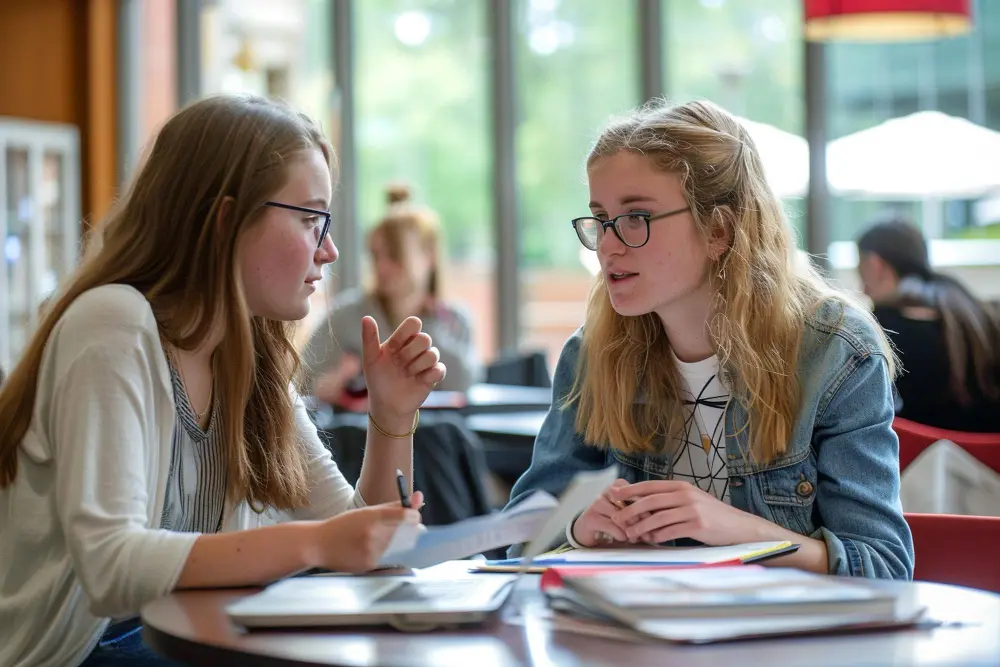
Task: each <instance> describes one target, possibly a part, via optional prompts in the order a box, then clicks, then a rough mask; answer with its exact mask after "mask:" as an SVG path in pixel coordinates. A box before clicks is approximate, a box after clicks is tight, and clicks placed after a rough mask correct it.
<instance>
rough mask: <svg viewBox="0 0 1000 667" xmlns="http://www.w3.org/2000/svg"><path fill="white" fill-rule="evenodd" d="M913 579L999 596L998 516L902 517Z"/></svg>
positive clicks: (914, 515)
mask: <svg viewBox="0 0 1000 667" xmlns="http://www.w3.org/2000/svg"><path fill="white" fill-rule="evenodd" d="M904 516H905V517H906V522H907V523H908V524H909V525H910V532H912V533H913V550H914V554H915V557H916V562H915V567H914V572H913V578H914V579H916V580H919V581H934V582H937V583H941V584H953V585H956V586H969V587H971V588H979V589H982V590H986V591H993V592H994V593H1000V564H998V563H1000V555H998V554H1000V517H993V516H957V515H954V514H905V515H904Z"/></svg>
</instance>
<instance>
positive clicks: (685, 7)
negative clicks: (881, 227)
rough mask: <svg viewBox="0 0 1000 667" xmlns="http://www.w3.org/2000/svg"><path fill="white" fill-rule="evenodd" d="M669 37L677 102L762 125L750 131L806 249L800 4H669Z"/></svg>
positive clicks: (730, 0) (667, 64)
mask: <svg viewBox="0 0 1000 667" xmlns="http://www.w3.org/2000/svg"><path fill="white" fill-rule="evenodd" d="M663 34H664V41H665V43H664V72H665V74H664V76H665V77H666V82H665V86H666V90H667V92H668V94H669V97H670V98H671V99H672V100H676V101H678V102H684V101H688V100H691V99H708V100H711V101H713V102H715V103H717V104H719V105H721V106H723V107H725V108H726V109H727V110H729V111H731V112H732V113H734V114H736V115H738V116H740V117H742V118H745V119H747V120H750V121H754V122H755V123H761V124H764V126H760V125H756V124H754V123H750V124H748V129H749V130H750V132H751V135H752V137H753V139H754V144H755V145H756V146H757V149H758V151H759V152H760V153H761V157H762V159H763V161H764V166H765V169H766V170H767V175H768V179H769V180H770V182H771V186H772V188H774V190H775V192H776V193H777V194H778V196H779V197H782V198H783V199H784V200H785V209H786V210H787V211H788V213H789V218H790V222H791V223H792V224H793V225H795V226H796V227H798V229H797V234H798V237H799V242H800V244H801V243H803V239H804V229H801V224H802V223H803V222H804V212H805V204H804V201H803V200H802V197H804V196H805V194H806V193H805V190H806V188H807V187H808V183H809V149H808V145H807V143H806V140H805V138H804V136H803V134H804V129H805V128H804V125H805V108H804V89H803V83H802V69H803V65H802V63H803V57H804V56H803V48H804V47H803V41H802V3H801V1H800V0H699V1H698V2H693V1H692V2H669V3H667V2H665V3H663ZM768 126H770V127H768Z"/></svg>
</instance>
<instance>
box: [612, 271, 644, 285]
mask: <svg viewBox="0 0 1000 667" xmlns="http://www.w3.org/2000/svg"><path fill="white" fill-rule="evenodd" d="M637 275H639V274H638V273H632V272H631V271H608V273H607V277H608V282H612V283H620V282H622V281H623V280H628V279H629V278H634V277H636V276H637Z"/></svg>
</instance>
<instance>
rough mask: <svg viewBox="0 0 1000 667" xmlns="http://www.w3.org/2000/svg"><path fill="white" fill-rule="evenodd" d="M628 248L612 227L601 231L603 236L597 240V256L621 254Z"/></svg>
mask: <svg viewBox="0 0 1000 667" xmlns="http://www.w3.org/2000/svg"><path fill="white" fill-rule="evenodd" d="M626 250H628V246H627V245H625V244H624V243H622V240H621V239H620V238H618V235H617V234H615V230H613V229H611V228H610V227H609V228H607V229H605V230H603V231H602V232H601V238H600V239H598V241H597V256H598V257H608V256H610V255H621V254H624V253H625V251H626Z"/></svg>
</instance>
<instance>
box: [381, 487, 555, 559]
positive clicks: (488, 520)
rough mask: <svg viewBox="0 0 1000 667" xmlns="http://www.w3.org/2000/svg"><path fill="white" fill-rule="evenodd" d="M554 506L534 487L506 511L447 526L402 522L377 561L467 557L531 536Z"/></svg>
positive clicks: (526, 539)
mask: <svg viewBox="0 0 1000 667" xmlns="http://www.w3.org/2000/svg"><path fill="white" fill-rule="evenodd" d="M557 506H558V501H556V499H555V498H553V497H552V496H551V495H549V494H548V493H545V492H544V491H536V492H535V493H533V494H531V496H529V497H528V498H526V499H525V500H524V502H522V503H520V504H518V506H517V507H515V508H512V509H511V510H510V511H507V512H497V513H495V514H488V515H486V516H477V517H473V518H471V519H466V520H465V521H459V522H457V523H453V524H451V525H448V526H431V527H429V528H428V527H424V526H416V525H403V526H400V527H399V528H398V529H397V530H396V534H395V535H393V538H392V541H391V542H390V543H389V547H388V548H387V549H386V551H385V553H384V554H382V558H381V559H380V560H379V565H380V566H383V567H387V566H393V565H397V566H401V567H414V568H420V567H429V566H431V565H436V564H438V563H443V562H444V561H448V560H457V559H461V558H468V557H469V556H473V555H475V554H478V553H482V552H483V551H487V550H489V549H496V548H498V547H503V546H507V545H508V544H519V543H521V542H526V541H528V540H530V539H531V538H533V537H534V536H535V535H536V534H537V533H538V530H539V529H540V528H541V527H542V525H543V524H544V523H545V521H546V519H547V518H548V517H549V515H551V514H552V513H553V512H554V511H556V508H557Z"/></svg>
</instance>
